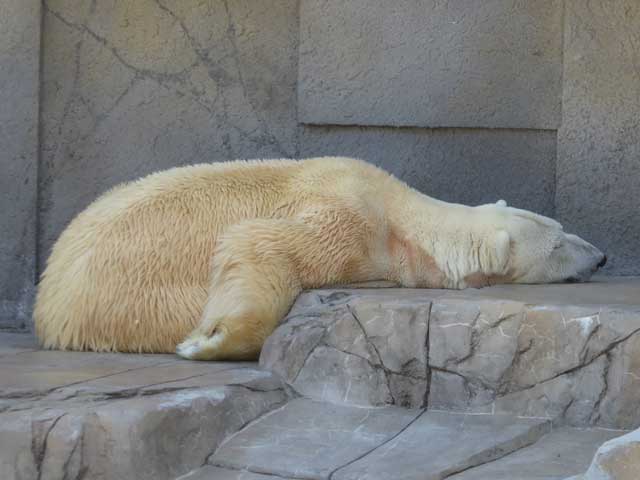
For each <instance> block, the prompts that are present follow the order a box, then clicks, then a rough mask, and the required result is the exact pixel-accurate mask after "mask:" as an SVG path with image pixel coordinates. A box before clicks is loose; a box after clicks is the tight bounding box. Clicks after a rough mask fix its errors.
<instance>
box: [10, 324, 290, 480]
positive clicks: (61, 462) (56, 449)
mask: <svg viewBox="0 0 640 480" xmlns="http://www.w3.org/2000/svg"><path fill="white" fill-rule="evenodd" d="M20 337H22V338H20ZM34 347H35V342H34V341H33V338H32V337H28V336H26V335H24V334H21V335H17V334H0V366H1V369H2V372H3V373H2V376H1V377H0V378H1V379H0V478H2V479H3V480H5V479H6V480H14V479H15V480H28V479H34V480H35V479H40V478H42V479H45V478H46V479H48V480H49V479H50V480H62V479H67V478H80V477H82V478H87V479H92V478H103V479H121V478H140V479H145V478H149V479H173V478H175V477H176V476H178V475H181V474H183V473H187V472H189V471H190V470H192V469H194V468H196V467H199V466H200V465H202V464H203V463H204V461H205V460H206V458H207V457H208V456H209V455H210V454H211V453H212V452H213V451H214V450H215V449H216V447H217V446H218V445H219V444H220V443H221V442H222V440H223V439H225V438H226V437H227V436H229V435H230V434H231V433H233V432H235V431H237V430H239V429H240V428H242V427H243V426H244V425H245V424H246V423H247V422H249V421H251V420H252V419H254V418H256V417H258V416H260V415H262V414H264V413H266V412H268V411H270V410H271V409H273V408H276V407H278V406H280V405H281V404H283V403H284V402H285V401H286V399H287V395H286V394H285V393H284V391H283V389H282V385H281V383H280V382H279V381H278V380H276V379H275V378H273V376H271V375H270V374H268V373H266V372H263V371H260V370H257V369H256V368H255V365H254V364H234V363H193V362H187V361H182V360H179V359H177V357H175V356H173V355H124V354H92V353H78V352H56V351H35V350H34Z"/></svg>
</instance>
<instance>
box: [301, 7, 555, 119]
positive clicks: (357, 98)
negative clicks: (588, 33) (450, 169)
mask: <svg viewBox="0 0 640 480" xmlns="http://www.w3.org/2000/svg"><path fill="white" fill-rule="evenodd" d="M327 19H331V21H328V20H327ZM561 81H562V2H560V1H557V0H544V1H537V2H519V1H516V0H498V1H492V2H482V3H478V2H469V1H443V2H427V3H424V2H413V1H410V0H401V1H395V2H381V3H377V4H371V3H369V2H366V1H350V2H342V1H340V0H330V1H320V0H304V1H303V2H302V4H301V9H300V59H299V77H298V82H299V87H298V99H299V100H298V101H299V112H300V114H299V115H300V119H301V121H302V122H305V123H314V124H350V125H354V124H355V125H393V126H425V127H505V128H540V129H555V128H557V127H558V126H559V124H560V120H561Z"/></svg>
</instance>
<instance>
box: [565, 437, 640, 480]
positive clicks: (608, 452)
mask: <svg viewBox="0 0 640 480" xmlns="http://www.w3.org/2000/svg"><path fill="white" fill-rule="evenodd" d="M638 478H640V430H635V431H633V432H631V433H628V434H626V435H624V436H621V437H618V438H614V439H613V440H609V441H608V442H607V443H605V444H604V445H602V446H601V447H600V448H599V449H598V451H597V452H596V454H595V456H594V458H593V461H592V462H591V466H590V467H589V470H587V472H586V473H585V474H584V475H583V476H579V477H576V478H575V479H574V480H637V479H638Z"/></svg>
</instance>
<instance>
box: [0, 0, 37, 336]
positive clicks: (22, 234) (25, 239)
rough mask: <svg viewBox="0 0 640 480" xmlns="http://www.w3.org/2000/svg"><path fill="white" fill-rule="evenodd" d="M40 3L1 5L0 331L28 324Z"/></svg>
mask: <svg viewBox="0 0 640 480" xmlns="http://www.w3.org/2000/svg"><path fill="white" fill-rule="evenodd" d="M39 70H40V2H39V1H38V0H8V1H6V2H2V6H0V172H1V173H0V265H2V268H1V269H0V328H15V329H24V328H27V327H28V326H29V324H30V317H31V302H32V298H33V293H34V283H35V263H36V211H37V206H36V203H37V195H38V194H37V183H38V181H37V166H38V82H39Z"/></svg>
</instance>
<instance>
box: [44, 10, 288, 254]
mask: <svg viewBox="0 0 640 480" xmlns="http://www.w3.org/2000/svg"><path fill="white" fill-rule="evenodd" d="M43 10H44V12H43V13H44V18H43V43H42V45H43V56H42V58H43V65H42V70H43V82H42V114H41V118H42V122H41V128H42V162H41V169H40V172H39V176H40V204H41V206H40V231H39V250H40V252H41V256H42V257H43V259H46V258H47V256H48V254H49V251H50V248H51V246H52V244H53V242H54V240H55V239H56V238H57V237H58V235H59V234H60V232H61V231H62V229H63V227H64V226H65V225H66V224H68V222H69V221H70V220H71V219H72V218H73V217H74V216H75V214H77V213H78V212H79V211H80V210H82V209H83V208H85V207H86V206H87V205H88V204H89V203H90V202H91V201H93V200H94V199H95V198H96V197H97V196H98V195H99V194H101V193H103V192H104V191H105V190H107V189H108V188H110V187H112V186H114V185H116V184H118V183H120V182H122V181H128V180H133V179H135V178H137V177H140V176H142V175H145V174H148V173H151V172H154V171H157V170H161V169H165V168H170V167H175V166H179V165H185V164H194V163H202V162H205V163H206V162H212V161H222V160H235V159H242V158H283V157H295V156H296V148H297V144H296V141H297V121H296V106H295V98H296V94H295V92H296V77H297V71H296V64H297V41H298V16H297V15H298V14H297V11H298V9H297V1H295V0H285V1H283V0H269V1H261V2H258V3H256V2H254V1H251V0H239V1H233V2H225V1H222V0H215V1H210V2H200V1H197V0H188V1H180V2H176V1H169V0H159V1H151V2H139V3H137V4H136V6H135V8H134V7H132V6H131V2H129V1H127V0H117V1H114V2H110V3H108V4H107V3H104V2H97V3H96V4H95V5H94V6H93V7H92V6H91V4H90V3H87V2H85V1H83V0H71V1H68V0H47V1H46V2H44V8H43Z"/></svg>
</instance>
